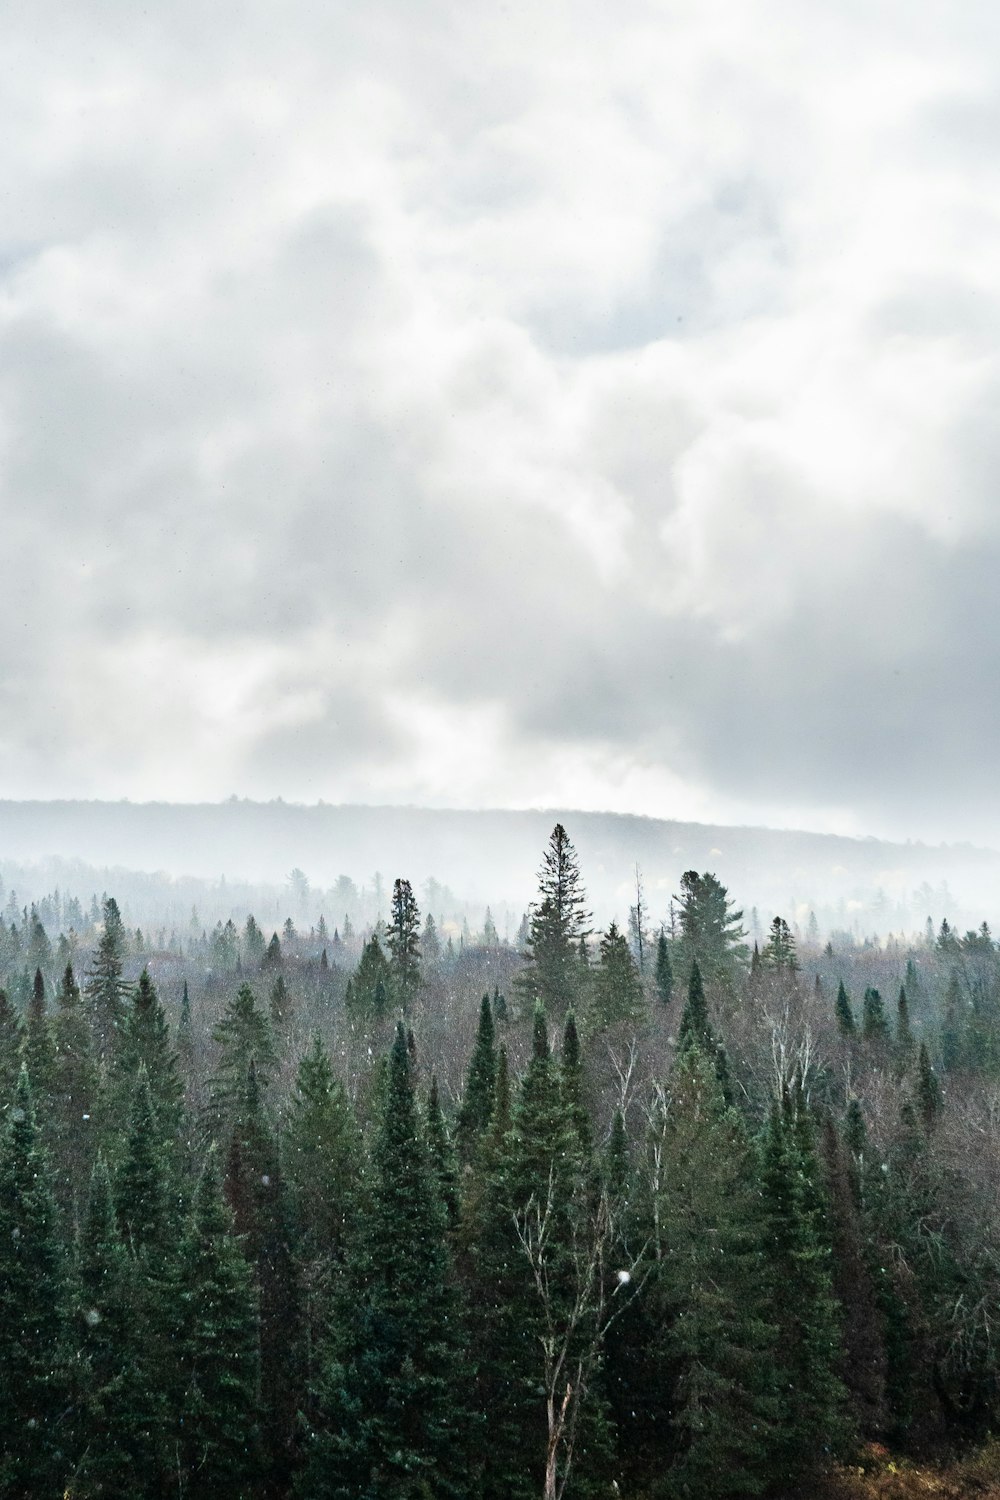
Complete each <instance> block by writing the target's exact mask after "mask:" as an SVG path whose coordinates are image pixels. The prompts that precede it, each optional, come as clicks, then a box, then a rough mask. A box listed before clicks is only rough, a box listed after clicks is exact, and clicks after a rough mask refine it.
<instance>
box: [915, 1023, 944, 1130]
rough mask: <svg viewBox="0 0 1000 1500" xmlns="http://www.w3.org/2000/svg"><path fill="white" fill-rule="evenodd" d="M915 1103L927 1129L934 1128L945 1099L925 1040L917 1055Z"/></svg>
mask: <svg viewBox="0 0 1000 1500" xmlns="http://www.w3.org/2000/svg"><path fill="white" fill-rule="evenodd" d="M913 1091H914V1096H915V1103H916V1107H917V1111H918V1113H919V1115H920V1118H921V1120H922V1121H923V1123H924V1129H925V1130H932V1129H933V1127H934V1125H935V1123H936V1121H937V1118H938V1115H939V1114H940V1113H941V1108H942V1105H943V1102H944V1101H943V1099H942V1097H941V1085H940V1084H939V1083H938V1080H937V1074H936V1073H935V1072H934V1069H933V1067H932V1066H931V1059H930V1054H929V1053H928V1051H927V1046H926V1044H925V1043H924V1042H921V1043H920V1052H919V1054H918V1056H917V1077H916V1081H915V1083H914V1086H913Z"/></svg>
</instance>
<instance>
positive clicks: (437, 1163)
mask: <svg viewBox="0 0 1000 1500" xmlns="http://www.w3.org/2000/svg"><path fill="white" fill-rule="evenodd" d="M426 1132H427V1151H428V1154H429V1156H430V1163H431V1168H432V1170H433V1173H434V1177H435V1180H436V1182H437V1189H438V1194H439V1196H440V1198H441V1202H442V1203H443V1204H444V1207H445V1212H446V1214H447V1217H448V1224H449V1226H450V1227H452V1228H453V1227H454V1226H455V1224H456V1223H457V1222H458V1167H457V1163H456V1158H455V1148H454V1146H453V1145H452V1141H451V1136H450V1135H449V1133H448V1126H447V1123H446V1121H445V1118H444V1114H443V1112H442V1110H441V1099H440V1096H439V1094H438V1081H437V1074H436V1073H434V1074H432V1076H431V1086H430V1091H429V1093H428V1095H427V1109H426Z"/></svg>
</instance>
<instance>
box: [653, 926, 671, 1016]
mask: <svg viewBox="0 0 1000 1500" xmlns="http://www.w3.org/2000/svg"><path fill="white" fill-rule="evenodd" d="M655 978H656V998H657V999H658V1000H659V1002H660V1004H661V1005H669V1004H670V1001H671V997H672V996H673V993H674V971H673V967H672V965H671V963H670V946H669V944H668V942H667V935H666V933H665V932H662V931H661V933H660V935H659V937H658V938H657V940H656V970H655Z"/></svg>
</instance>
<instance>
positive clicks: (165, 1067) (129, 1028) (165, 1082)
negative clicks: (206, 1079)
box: [114, 969, 184, 1146]
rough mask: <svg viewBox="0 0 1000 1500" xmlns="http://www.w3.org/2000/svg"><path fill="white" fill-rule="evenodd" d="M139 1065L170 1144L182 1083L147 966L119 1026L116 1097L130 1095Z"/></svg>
mask: <svg viewBox="0 0 1000 1500" xmlns="http://www.w3.org/2000/svg"><path fill="white" fill-rule="evenodd" d="M140 1068H144V1069H145V1072H146V1079H147V1082H148V1084H149V1092H150V1097H151V1099H152V1102H153V1109H154V1110H155V1112H156V1118H157V1122H158V1126H159V1130H160V1133H161V1135H162V1137H163V1138H164V1140H165V1141H169V1142H170V1143H171V1146H173V1145H174V1144H175V1143H176V1142H177V1140H178V1138H179V1135H180V1123H181V1113H182V1107H181V1106H182V1100H183V1097H184V1085H183V1084H182V1082H181V1079H180V1072H179V1069H178V1063H177V1054H176V1052H175V1051H174V1049H173V1047H172V1046H171V1042H170V1026H169V1024H168V1022H167V1017H166V1013H165V1011H164V1009H163V1006H162V1005H161V1003H160V997H159V996H158V994H157V993H156V988H155V986H154V984H153V982H152V980H151V979H150V977H149V971H148V969H143V971H142V973H141V974H140V975H139V983H138V984H137V985H136V988H135V991H134V993H133V994H132V995H131V996H130V998H129V1003H128V1007H127V1009H126V1012H125V1016H124V1020H123V1022H122V1025H121V1027H120V1029H119V1039H118V1048H117V1052H116V1054H115V1060H114V1075H115V1078H116V1080H117V1083H118V1089H117V1093H118V1096H119V1098H129V1097H130V1096H131V1093H132V1090H133V1088H134V1084H135V1079H136V1078H137V1076H138V1073H139V1069H140Z"/></svg>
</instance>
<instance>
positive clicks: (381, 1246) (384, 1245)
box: [299, 1024, 476, 1500]
mask: <svg viewBox="0 0 1000 1500" xmlns="http://www.w3.org/2000/svg"><path fill="white" fill-rule="evenodd" d="M338 1322H339V1327H338V1329H337V1339H336V1344H337V1347H336V1349H335V1358H334V1359H333V1360H332V1362H331V1364H330V1368H329V1370H328V1372H327V1378H326V1381H325V1383H324V1389H323V1392H322V1398H321V1403H320V1405H321V1412H322V1420H321V1423H320V1424H318V1425H317V1426H316V1427H315V1428H314V1429H313V1431H312V1432H311V1434H310V1442H309V1454H308V1462H307V1466H306V1469H305V1472H304V1474H303V1476H302V1481H301V1486H300V1489H299V1493H300V1494H301V1495H302V1496H303V1497H306V1496H308V1497H309V1500H334V1497H336V1500H390V1497H391V1500H396V1497H403V1496H412V1497H414V1500H415V1497H418V1496H420V1495H428V1496H431V1495H433V1496H435V1497H439V1500H465V1497H467V1496H468V1495H470V1494H472V1493H475V1491H476V1486H475V1483H474V1482H473V1479H472V1476H471V1474H470V1472H469V1468H468V1464H467V1454H468V1452H469V1447H470V1442H469V1439H470V1431H469V1424H470V1418H469V1414H468V1412H467V1409H466V1403H465V1399H464V1390H465V1386H466V1379H467V1366H466V1357H465V1354H464V1340H463V1338H462V1334H461V1329H460V1313H459V1307H458V1304H457V1302H456V1296H455V1292H454V1290H453V1289H452V1285H451V1273H450V1264H449V1256H448V1250H447V1247H446V1243H445V1211H444V1206H443V1204H442V1203H441V1199H440V1195H439V1193H438V1191H437V1184H436V1182H435V1179H434V1172H433V1169H432V1166H431V1163H430V1159H429V1156H428V1151H427V1146H426V1142H425V1139H424V1135H423V1131H422V1129H421V1124H420V1117H419V1113H418V1110H417V1105H416V1099H415V1095H414V1086H413V1077H412V1070H411V1064H410V1056H409V1050H408V1048H407V1043H406V1034H405V1032H404V1030H403V1027H402V1025H401V1024H400V1025H398V1026H397V1028H396V1037H395V1041H394V1043H393V1046H392V1051H391V1053H390V1056H389V1062H388V1068H387V1073H386V1083H385V1092H384V1098H383V1106H382V1112H381V1117H380V1120H379V1125H378V1130H377V1136H376V1141H375V1147H374V1152H373V1157H372V1180H371V1190H370V1194H369V1197H368V1203H367V1206H366V1210H365V1213H364V1215H363V1219H362V1221H361V1223H360V1225H359V1232H358V1235H357V1238H356V1240H355V1242H354V1246H353V1250H352V1253H351V1258H350V1263H349V1268H348V1285H347V1288H346V1291H345V1297H344V1300H343V1306H342V1312H341V1317H340V1319H339V1320H338Z"/></svg>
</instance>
